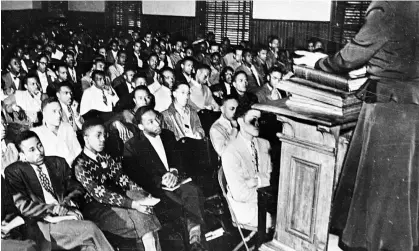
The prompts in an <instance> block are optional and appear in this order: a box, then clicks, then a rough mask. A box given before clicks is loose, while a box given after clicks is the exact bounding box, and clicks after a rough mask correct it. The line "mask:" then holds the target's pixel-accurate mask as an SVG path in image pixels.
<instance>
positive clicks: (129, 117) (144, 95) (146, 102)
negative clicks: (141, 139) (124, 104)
mask: <svg viewBox="0 0 419 251" xmlns="http://www.w3.org/2000/svg"><path fill="white" fill-rule="evenodd" d="M132 94H133V101H134V105H135V106H134V108H132V109H131V108H130V109H125V110H124V111H123V112H122V114H123V118H124V122H126V123H131V124H136V122H135V118H134V115H135V113H136V112H137V110H138V108H140V107H143V106H151V107H154V97H153V95H152V94H151V92H150V90H149V89H148V87H146V86H137V87H136V88H135V89H134V91H133V92H132Z"/></svg>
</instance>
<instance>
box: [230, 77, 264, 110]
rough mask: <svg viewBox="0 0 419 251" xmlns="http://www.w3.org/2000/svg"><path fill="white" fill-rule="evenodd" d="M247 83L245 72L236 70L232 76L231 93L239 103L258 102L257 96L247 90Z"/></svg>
mask: <svg viewBox="0 0 419 251" xmlns="http://www.w3.org/2000/svg"><path fill="white" fill-rule="evenodd" d="M247 85H248V82H247V74H246V73H245V72H243V71H236V72H235V73H234V76H233V86H234V89H233V90H232V95H233V96H234V97H235V98H237V100H238V101H239V104H245V103H257V102H258V98H257V96H256V95H255V94H253V93H251V92H248V91H247Z"/></svg>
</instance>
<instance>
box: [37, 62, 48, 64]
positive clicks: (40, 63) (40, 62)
mask: <svg viewBox="0 0 419 251" xmlns="http://www.w3.org/2000/svg"><path fill="white" fill-rule="evenodd" d="M39 63H40V64H42V65H47V64H48V62H39Z"/></svg>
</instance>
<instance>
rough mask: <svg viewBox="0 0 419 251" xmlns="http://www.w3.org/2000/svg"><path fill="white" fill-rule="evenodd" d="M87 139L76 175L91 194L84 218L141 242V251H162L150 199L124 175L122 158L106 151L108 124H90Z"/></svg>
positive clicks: (86, 130)
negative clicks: (148, 202) (106, 125)
mask: <svg viewBox="0 0 419 251" xmlns="http://www.w3.org/2000/svg"><path fill="white" fill-rule="evenodd" d="M83 137H84V142H85V146H84V149H83V151H82V152H81V153H80V155H79V156H77V158H76V159H75V161H74V172H75V176H76V178H77V180H78V181H79V182H80V183H81V184H82V186H83V187H84V189H85V190H86V192H87V194H86V205H85V207H84V210H83V214H84V216H85V217H86V218H87V219H89V220H91V221H93V222H94V223H96V224H97V225H98V226H99V228H100V229H101V230H102V231H107V232H110V233H112V234H115V235H117V236H120V237H122V238H129V239H137V245H138V246H139V247H138V249H142V247H143V246H144V250H145V251H155V250H160V247H158V246H159V245H160V244H159V241H158V238H155V236H156V237H157V233H156V232H157V230H158V229H159V228H160V223H159V221H158V219H157V218H156V216H155V215H154V214H153V212H152V207H151V206H150V205H149V204H147V201H146V200H147V199H149V198H150V197H148V193H147V192H145V191H144V190H143V189H142V188H140V187H138V186H137V185H136V184H135V183H134V182H132V181H131V180H130V179H129V178H128V176H126V175H125V174H124V172H123V171H122V166H121V160H120V159H115V158H113V157H111V156H110V155H108V154H106V153H104V152H103V150H104V147H105V141H106V131H105V127H104V125H103V124H102V123H101V121H100V120H98V119H93V120H89V121H86V123H85V124H84V125H83ZM131 193H133V194H135V193H137V196H132V195H131Z"/></svg>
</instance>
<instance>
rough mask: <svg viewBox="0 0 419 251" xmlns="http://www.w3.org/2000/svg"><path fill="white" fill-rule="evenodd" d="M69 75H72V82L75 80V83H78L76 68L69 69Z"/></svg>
mask: <svg viewBox="0 0 419 251" xmlns="http://www.w3.org/2000/svg"><path fill="white" fill-rule="evenodd" d="M68 73H69V74H70V77H71V80H73V82H77V74H76V70H75V69H74V68H68Z"/></svg>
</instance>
